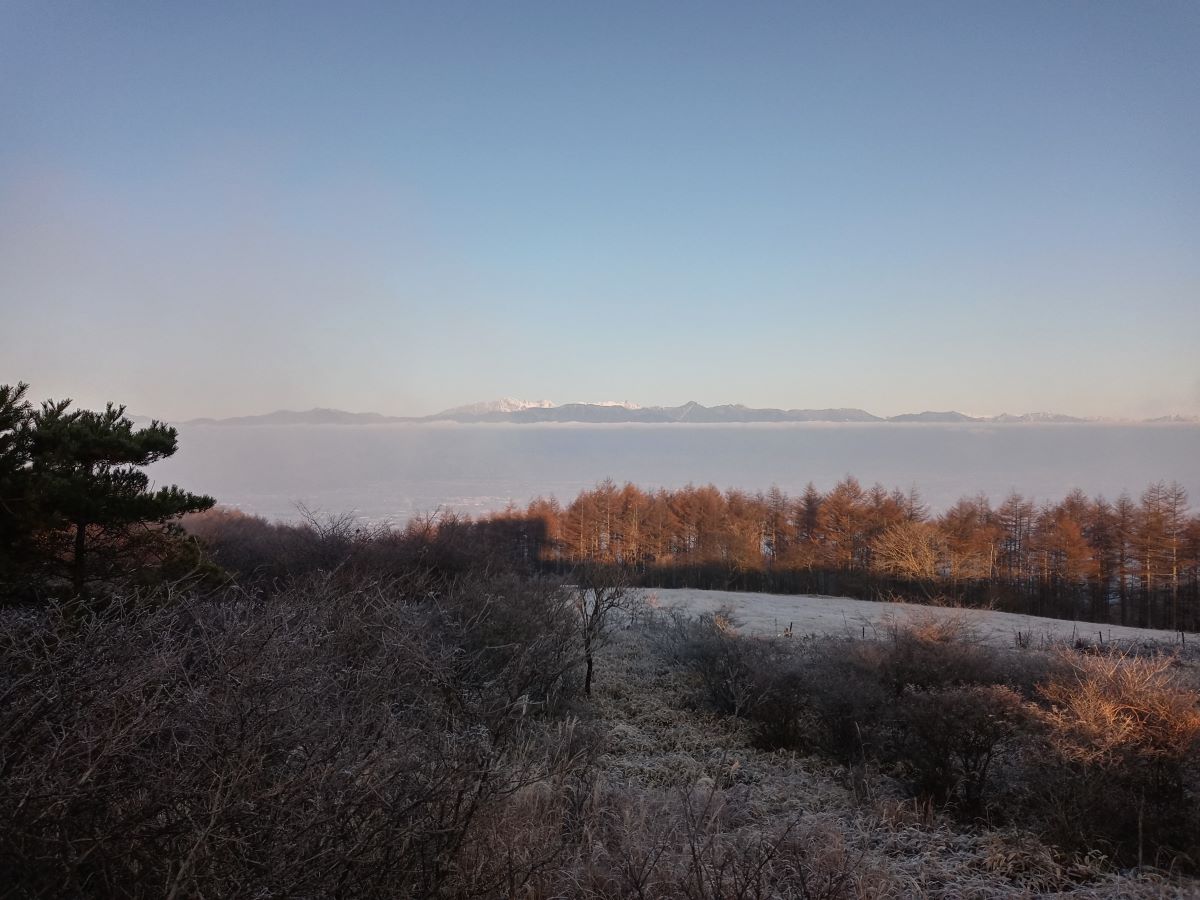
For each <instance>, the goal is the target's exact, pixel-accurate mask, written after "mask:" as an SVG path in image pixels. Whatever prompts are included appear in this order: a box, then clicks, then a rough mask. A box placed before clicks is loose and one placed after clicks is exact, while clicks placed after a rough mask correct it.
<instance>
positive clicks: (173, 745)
mask: <svg viewBox="0 0 1200 900" xmlns="http://www.w3.org/2000/svg"><path fill="white" fill-rule="evenodd" d="M500 605H501V604H498V603H488V604H485V606H484V608H483V609H480V610H478V611H477V613H476V614H475V615H474V616H472V617H465V616H464V617H459V618H454V619H443V618H442V617H441V614H440V613H439V611H438V610H437V609H435V608H434V607H432V606H431V605H430V604H428V603H421V604H413V603H403V602H397V601H395V600H394V599H391V598H390V597H388V596H387V595H385V594H382V593H379V592H373V591H372V588H371V587H370V586H369V585H367V586H364V587H363V588H362V589H361V590H359V591H357V592H354V593H348V594H341V593H329V592H325V591H322V590H319V589H318V587H317V582H313V583H312V584H310V585H309V586H308V587H305V588H301V587H293V588H290V589H289V590H288V591H286V592H284V593H282V594H280V595H278V596H277V597H275V598H274V599H273V600H272V601H271V602H268V603H264V602H260V601H254V600H251V599H248V598H246V597H244V596H242V595H237V594H234V595H231V596H229V597H227V598H225V599H224V600H222V601H214V602H208V601H202V600H196V599H187V598H184V599H182V600H181V601H180V602H177V603H174V604H171V605H168V606H160V607H157V608H147V609H125V608H118V607H114V608H112V609H110V610H108V611H106V612H103V613H93V614H92V615H90V616H88V617H87V618H85V619H83V620H69V619H64V618H62V617H61V616H57V615H56V610H55V609H53V608H51V609H50V610H48V611H44V612H40V613H37V614H31V615H26V616H24V617H15V616H10V617H9V619H8V621H7V622H6V627H5V628H4V629H3V630H2V631H0V696H3V698H4V702H3V704H2V705H0V734H2V735H3V736H4V740H3V743H2V744H0V821H3V822H4V823H5V824H4V827H3V828H0V883H2V884H4V886H5V888H4V889H5V891H6V892H12V893H14V894H16V895H19V896H47V897H77V896H78V897H82V896H97V895H104V896H122V895H144V894H147V893H148V894H152V895H159V894H161V895H164V896H185V895H186V896H242V895H247V894H255V895H261V896H267V895H271V896H277V895H298V896H349V897H373V896H380V897H382V896H389V897H391V896H432V895H454V896H472V895H482V894H488V893H490V894H495V893H496V892H497V891H499V890H500V888H499V887H498V885H501V884H503V885H508V886H510V887H511V888H512V891H511V892H512V893H518V892H519V891H520V890H521V889H522V885H523V884H525V883H527V882H528V881H529V880H530V879H532V878H533V877H535V875H536V873H537V872H538V871H540V870H541V869H542V868H544V867H545V866H547V865H549V863H550V861H552V860H553V859H555V858H556V856H557V854H559V853H560V852H561V851H562V848H563V845H562V842H561V840H559V839H558V838H557V835H558V829H557V828H556V827H554V823H555V822H556V821H561V810H562V809H563V808H564V806H565V802H566V794H567V787H568V785H569V783H570V781H571V779H572V778H573V777H575V775H576V773H578V772H580V771H582V770H583V769H584V768H585V767H586V764H587V759H588V754H589V753H590V752H591V750H590V748H591V747H593V746H594V745H595V741H594V740H590V739H584V738H581V736H579V735H578V734H577V728H576V726H575V725H573V724H572V723H570V722H553V721H546V720H544V719H541V718H539V717H538V716H537V715H535V714H531V708H530V706H529V704H525V703H520V702H516V701H514V700H513V699H512V697H511V690H512V684H513V681H512V678H513V673H514V672H524V671H526V669H527V668H528V667H529V664H530V661H531V659H534V658H536V657H537V655H536V654H534V655H533V656H529V655H524V654H521V653H517V652H515V651H514V653H513V654H512V655H511V656H509V657H507V658H505V659H503V660H500V661H497V660H495V659H493V658H489V657H487V656H486V655H485V654H484V653H483V651H482V649H481V648H482V647H483V646H484V645H485V644H486V642H487V641H486V639H485V638H484V637H483V636H481V634H480V632H481V631H482V630H484V626H485V624H487V623H489V616H490V615H491V613H492V612H493V611H494V610H496V609H497V608H499V606H500ZM464 609H465V605H464ZM508 633H510V632H509V631H508V630H507V629H506V628H503V627H498V628H497V630H495V631H493V632H492V634H493V635H502V634H508ZM532 712H533V713H536V712H537V709H536V707H535V708H533V710H532ZM530 790H535V791H538V792H539V794H540V795H542V796H543V799H542V801H541V802H540V805H539V806H538V807H537V809H536V810H534V811H529V812H528V814H524V813H522V811H521V810H522V807H521V806H519V805H514V804H516V802H517V801H516V799H515V798H517V797H519V796H522V795H523V792H527V791H530ZM499 823H508V824H507V825H505V826H504V828H503V830H501V831H497V830H496V829H497V828H500V827H501V826H500V824H499Z"/></svg>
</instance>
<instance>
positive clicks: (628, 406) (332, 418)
mask: <svg viewBox="0 0 1200 900" xmlns="http://www.w3.org/2000/svg"><path fill="white" fill-rule="evenodd" d="M1103 421H1119V420H1113V419H1082V418H1079V417H1076V416H1065V415H1061V414H1059V413H1025V414H1024V415H1019V416H1014V415H1010V414H1008V413H1003V414H1001V415H998V416H968V415H966V414H965V413H960V412H954V411H952V410H951V411H947V412H930V411H926V412H919V413H904V414H902V415H898V416H888V417H883V416H876V415H872V414H871V413H869V412H867V411H866V410H863V409H756V408H753V407H749V406H743V405H742V404H740V403H735V404H724V405H721V406H703V405H701V404H699V403H696V402H695V401H690V402H688V403H685V404H683V405H682V406H638V405H637V404H635V403H628V402H626V401H605V402H602V403H564V404H561V405H555V404H553V403H551V402H550V401H548V400H532V401H530V400H513V399H510V398H505V399H503V400H492V401H486V402H482V403H471V404H468V405H466V406H456V407H454V408H453V409H447V410H443V411H442V412H440V413H435V414H434V415H432V416H385V415H381V414H380V413H372V412H368V413H352V412H345V411H343V410H340V409H310V410H308V411H307V412H295V411H292V410H278V411H276V412H272V413H266V414H265V415H259V416H235V417H233V418H228V419H211V418H204V419H191V420H189V421H187V422H182V423H180V424H183V425H222V426H237V425H384V424H388V423H397V422H462V423H478V422H512V423H516V424H529V423H537V422H583V423H596V424H628V423H635V422H641V423H646V424H669V423H673V422H686V423H694V424H720V423H751V422H900V423H960V422H978V423H998V424H1021V423H1056V422H1067V423H1069V422H1103ZM1144 421H1146V422H1186V423H1196V422H1200V418H1197V417H1190V418H1189V417H1183V416H1163V417H1160V418H1157V419H1146V420H1144Z"/></svg>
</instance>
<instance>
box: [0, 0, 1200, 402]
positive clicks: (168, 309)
mask: <svg viewBox="0 0 1200 900" xmlns="http://www.w3.org/2000/svg"><path fill="white" fill-rule="evenodd" d="M1198 336H1200V4H1197V3H1195V2H1194V0H1188V2H1181V3H1171V2H1157V0H1148V2H1142V3H1127V2H1101V0H1080V2H1076V0H1061V2H1038V3H1030V2H1010V0H1005V2H978V3H960V2H944V3H926V2H905V3H894V2H878V3H855V2H831V3H796V2H786V3H772V2H762V3H752V4H744V3H704V2H688V3H682V2H680V3H668V2H644V0H643V2H635V3H622V2H605V3H591V4H582V3H557V2H554V3H544V4H539V3H525V2H511V3H464V2H455V0H446V2H436V3H433V2H422V3H411V4H409V3H399V2H380V3H365V2H339V3H333V2H326V3H306V2H279V3H274V2H268V0H258V2H254V3H220V2H206V3H161V2H155V3H142V2H138V0H121V2H115V3H107V2H99V0H95V2H87V3H76V2H68V0H63V2H54V3H47V2H44V0H3V2H0V383H3V382H13V381H17V380H24V381H28V382H30V383H31V385H32V394H33V395H34V396H35V397H37V398H39V399H40V398H44V397H55V398H58V397H73V398H75V399H76V400H77V402H79V403H80V404H83V405H85V406H95V405H99V404H102V403H104V402H106V401H108V400H113V401H117V402H122V403H125V404H127V405H128V406H129V408H130V410H131V411H133V412H137V413H140V414H145V415H153V416H158V417H162V418H169V419H184V418H190V417H193V416H209V415H211V416H229V415H242V414H253V413H260V412H266V411H269V410H273V409H278V408H292V409H307V408H310V407H313V406H328V407H337V408H341V409H350V410H356V411H367V410H373V411H377V412H382V413H387V414H395V415H406V414H425V413H431V412H434V411H437V410H439V409H442V408H445V407H449V406H453V405H457V404H461V403H468V402H472V401H477V400H485V399H492V398H496V397H501V396H512V397H522V398H527V399H541V398H546V399H550V400H554V401H557V402H570V401H579V400H588V401H598V400H629V401H634V402H638V403H641V404H677V403H682V402H684V401H687V400H697V401H699V402H702V403H706V404H714V403H729V402H740V403H746V404H749V405H752V406H775V407H782V408H805V407H840V406H854V407H863V408H866V409H868V410H870V411H872V412H874V413H877V414H881V415H888V414H895V413H899V412H906V411H917V410H923V409H951V408H953V409H959V410H962V411H964V412H968V413H974V414H995V413H1000V412H1004V411H1007V412H1013V413H1019V412H1027V411H1041V410H1048V411H1057V412H1065V413H1071V414H1076V415H1113V416H1157V415H1163V414H1171V413H1178V414H1184V415H1195V414H1198V413H1200V353H1197V352H1196V343H1197V337H1198Z"/></svg>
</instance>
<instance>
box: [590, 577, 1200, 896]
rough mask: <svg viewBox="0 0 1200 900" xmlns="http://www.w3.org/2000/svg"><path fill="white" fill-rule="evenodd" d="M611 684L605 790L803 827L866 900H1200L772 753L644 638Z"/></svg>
mask: <svg viewBox="0 0 1200 900" xmlns="http://www.w3.org/2000/svg"><path fill="white" fill-rule="evenodd" d="M665 593H670V594H682V593H686V594H688V595H691V596H690V598H689V599H690V603H689V605H690V606H694V607H695V608H699V607H700V605H701V604H700V602H699V601H701V600H708V601H711V602H712V603H714V604H715V605H720V601H722V600H723V599H724V596H717V597H711V598H705V597H699V596H696V595H698V594H703V593H705V592H694V591H687V592H682V591H681V592H659V595H660V599H661V598H662V595H663V594H665ZM727 596H728V597H730V598H741V599H744V600H745V601H746V602H747V603H750V602H751V601H752V599H753V595H745V594H730V595H727ZM773 599H775V600H776V601H780V600H783V599H785V598H773ZM789 599H791V600H792V601H793V603H799V602H803V599H804V598H789ZM848 602H853V601H848ZM763 615H766V613H763ZM597 679H598V680H597V691H596V696H595V705H594V709H595V715H596V717H597V719H598V721H596V722H595V723H594V724H595V725H597V726H600V730H601V731H603V732H605V733H607V735H608V743H607V748H606V750H607V752H606V753H605V754H604V755H603V756H602V757H601V763H600V764H601V768H602V771H601V773H600V774H601V777H600V784H601V785H603V786H604V789H605V790H610V791H618V792H622V793H624V794H626V795H628V796H632V797H640V798H642V801H643V802H646V803H647V808H648V809H650V810H652V809H655V808H660V807H659V806H658V805H659V804H662V803H666V802H670V800H671V798H677V799H681V798H687V797H691V798H696V797H697V796H699V797H700V798H701V802H703V803H709V801H708V800H707V799H705V798H707V797H709V796H711V798H712V801H711V803H709V805H711V806H715V807H720V808H721V809H722V810H725V811H729V818H728V826H727V827H728V828H730V829H734V830H738V831H740V832H742V833H744V834H746V835H751V836H758V835H762V834H770V833H775V832H777V831H778V830H779V829H781V828H784V827H787V825H788V824H789V823H792V825H793V829H794V830H793V832H792V833H793V834H794V835H796V836H797V837H798V838H800V839H801V840H803V841H806V842H807V843H808V844H809V846H810V847H811V848H813V849H812V852H813V854H814V862H815V864H816V866H817V868H818V869H825V870H828V871H837V870H842V869H848V870H850V871H851V872H852V873H853V878H854V881H853V887H854V891H853V893H854V894H855V895H857V896H862V897H895V898H902V897H914V898H920V897H930V898H932V897H938V898H949V897H977V898H991V897H1029V896H1045V895H1047V894H1055V895H1057V894H1060V893H1061V894H1065V895H1068V896H1072V897H1087V898H1093V897H1094V898H1101V897H1103V898H1118V897H1121V898H1124V897H1129V898H1149V897H1200V885H1198V884H1197V883H1195V882H1191V881H1183V882H1166V881H1163V880H1162V879H1160V878H1157V877H1155V876H1145V877H1143V878H1140V879H1138V878H1130V877H1128V876H1122V875H1119V874H1116V873H1113V872H1111V871H1109V870H1108V868H1107V867H1106V866H1105V864H1104V861H1103V860H1102V859H1099V858H1097V859H1092V860H1088V861H1085V862H1082V863H1081V862H1079V861H1070V860H1064V859H1060V858H1057V857H1056V855H1055V854H1054V853H1053V852H1052V851H1051V850H1050V849H1049V848H1047V847H1046V846H1044V845H1043V844H1042V843H1041V842H1040V841H1039V840H1037V839H1036V838H1035V837H1034V836H1033V835H1031V834H1028V833H1024V832H1021V831H1019V830H1015V829H996V830H993V829H986V828H979V829H975V830H970V829H963V828H961V827H956V826H954V825H953V824H951V823H950V822H949V821H947V820H945V819H944V818H943V817H941V816H939V815H937V814H936V813H930V812H929V811H928V810H923V809H920V808H917V807H916V806H915V805H914V804H913V802H912V801H911V800H904V799H903V798H902V796H901V792H900V791H899V789H898V786H897V785H895V784H894V783H892V782H891V781H890V780H889V779H888V778H887V777H885V776H882V775H881V774H879V773H878V772H873V771H866V772H856V773H851V772H849V771H848V770H846V769H845V768H843V767H841V766H839V765H837V764H835V763H832V762H830V761H828V760H825V759H823V758H819V757H805V756H796V755H794V754H791V753H765V752H761V751H758V750H756V749H754V748H753V747H752V746H751V743H750V740H749V737H750V735H749V731H748V729H747V728H746V727H745V725H744V723H742V722H740V721H738V720H735V719H731V718H724V717H719V716H714V715H710V714H708V713H705V712H703V711H701V710H698V709H696V708H695V707H694V705H693V704H692V702H691V700H690V697H691V690H690V686H689V685H688V683H687V681H686V676H685V675H683V674H682V673H680V672H678V671H676V670H672V669H670V668H669V667H668V666H666V665H664V664H662V663H660V662H659V661H658V659H657V657H656V655H655V653H654V651H653V648H652V646H651V644H650V642H649V640H648V638H647V635H646V634H645V633H644V632H643V631H642V630H641V629H639V628H638V627H633V628H630V629H627V630H625V631H622V632H620V633H618V634H617V636H616V638H615V639H614V641H613V643H612V644H611V645H609V646H608V647H607V648H606V649H605V651H604V654H603V657H602V658H601V660H600V662H599V666H598V670H597ZM635 805H636V803H635ZM628 827H629V828H631V829H641V831H642V832H643V833H642V834H641V836H640V838H639V839H640V840H641V841H642V842H643V843H645V842H650V841H652V840H653V837H654V834H655V829H656V823H655V821H654V816H653V814H648V815H647V817H646V820H645V821H641V822H637V823H631V824H629V826H628Z"/></svg>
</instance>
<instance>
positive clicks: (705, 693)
mask: <svg viewBox="0 0 1200 900" xmlns="http://www.w3.org/2000/svg"><path fill="white" fill-rule="evenodd" d="M737 624H738V623H737V621H736V620H735V619H734V618H733V615H732V613H730V611H729V610H727V609H721V610H718V611H717V612H714V613H702V614H701V615H699V616H695V617H691V616H687V615H685V614H683V613H682V612H680V611H678V610H671V611H668V612H667V613H665V614H660V615H658V616H656V617H655V618H654V619H653V620H652V621H651V625H650V627H651V635H652V639H653V641H654V644H655V646H656V647H657V648H658V651H659V653H660V654H662V655H663V656H664V658H666V660H667V661H668V662H671V663H672V664H674V665H677V666H680V667H681V668H684V669H686V670H687V671H689V672H691V673H692V674H693V675H694V676H695V678H696V680H697V682H698V684H699V686H700V697H701V699H702V701H703V702H704V703H705V704H706V705H707V706H708V707H709V708H711V709H713V710H715V711H716V712H719V713H723V714H725V715H733V716H741V715H747V714H748V713H750V712H751V711H752V710H753V708H754V706H755V705H756V704H757V703H758V702H759V701H760V700H761V699H762V697H763V695H764V693H765V692H766V691H767V690H769V688H770V683H769V679H768V677H767V674H768V672H769V671H770V663H771V662H773V661H775V660H776V659H777V658H778V656H779V653H778V651H777V648H776V646H775V645H774V644H773V643H772V642H770V641H767V640H763V639H759V638H748V637H743V636H742V635H740V634H738V631H737Z"/></svg>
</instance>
